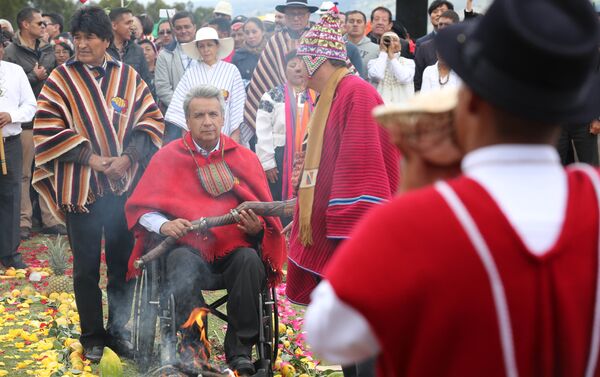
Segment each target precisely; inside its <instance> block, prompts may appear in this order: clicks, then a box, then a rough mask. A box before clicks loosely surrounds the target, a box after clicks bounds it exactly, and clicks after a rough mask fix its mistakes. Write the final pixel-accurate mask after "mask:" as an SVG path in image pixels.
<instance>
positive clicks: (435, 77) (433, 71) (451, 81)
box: [421, 62, 462, 93]
mask: <svg viewBox="0 0 600 377" xmlns="http://www.w3.org/2000/svg"><path fill="white" fill-rule="evenodd" d="M442 82H443V81H442ZM461 83H462V81H461V79H460V77H458V75H457V74H456V73H455V72H454V71H452V70H450V73H448V81H446V83H445V84H444V85H442V84H440V71H439V70H438V63H437V62H436V63H435V64H434V65H430V66H429V67H427V68H425V70H424V71H423V83H422V84H421V92H423V93H425V92H430V91H433V90H437V89H441V88H446V87H447V88H455V87H456V88H458V87H459V86H460V84H461Z"/></svg>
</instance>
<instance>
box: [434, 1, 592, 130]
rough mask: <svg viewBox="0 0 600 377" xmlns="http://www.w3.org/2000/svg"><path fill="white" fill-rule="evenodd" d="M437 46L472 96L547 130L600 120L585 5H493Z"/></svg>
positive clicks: (444, 33)
mask: <svg viewBox="0 0 600 377" xmlns="http://www.w3.org/2000/svg"><path fill="white" fill-rule="evenodd" d="M435 43H436V46H437V48H438V51H439V54H440V56H441V57H442V59H444V61H445V62H446V63H447V64H448V65H449V66H450V68H452V69H453V70H454V71H456V73H457V74H458V75H459V76H460V77H461V78H462V79H463V81H464V83H465V84H466V85H467V86H468V87H469V88H470V89H472V90H473V91H474V92H475V93H477V94H478V95H479V96H481V97H482V98H484V99H485V100H486V101H488V102H490V103H491V104H493V105H495V106H498V107H499V108H501V109H504V110H506V111H508V112H510V113H513V114H515V115H518V116H521V117H523V118H525V119H531V120H534V121H539V122H546V123H575V122H589V121H590V120H592V119H594V118H595V117H597V116H598V115H600V75H599V73H598V72H597V70H596V67H597V64H598V59H599V52H598V46H599V45H600V27H599V25H598V20H597V16H596V15H595V13H594V9H593V8H592V6H591V3H590V1H589V0H568V1H559V0H527V1H523V0H496V1H495V2H494V3H493V4H492V5H491V6H490V8H489V9H488V11H487V13H486V14H485V15H484V16H483V17H479V18H478V19H476V20H474V21H471V22H467V23H462V24H457V25H452V26H449V27H446V28H444V29H442V30H440V31H439V32H438V33H437V35H436V40H435Z"/></svg>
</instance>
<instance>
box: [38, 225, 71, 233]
mask: <svg viewBox="0 0 600 377" xmlns="http://www.w3.org/2000/svg"><path fill="white" fill-rule="evenodd" d="M42 233H44V234H59V235H62V236H64V235H66V234H67V228H66V227H65V226H64V225H62V224H58V225H54V226H49V227H46V228H42Z"/></svg>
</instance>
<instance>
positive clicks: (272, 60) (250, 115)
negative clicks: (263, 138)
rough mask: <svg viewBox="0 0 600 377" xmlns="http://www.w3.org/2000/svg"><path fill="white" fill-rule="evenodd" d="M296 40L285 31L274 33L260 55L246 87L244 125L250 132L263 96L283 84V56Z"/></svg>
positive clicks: (294, 45)
mask: <svg viewBox="0 0 600 377" xmlns="http://www.w3.org/2000/svg"><path fill="white" fill-rule="evenodd" d="M297 43H298V40H297V39H292V37H290V35H289V34H288V32H287V31H286V30H283V31H281V32H279V33H276V34H275V35H273V36H272V37H271V39H269V42H268V43H267V46H266V47H265V49H264V50H263V52H262V54H261V55H260V59H259V60H258V64H257V66H256V69H255V70H254V73H253V74H252V80H251V81H250V84H249V85H248V92H247V94H246V95H247V98H246V106H245V107H244V123H245V124H246V125H247V126H250V127H251V128H250V129H251V130H252V131H254V130H255V129H256V112H257V111H258V105H259V103H260V99H261V98H262V96H263V94H265V93H266V92H268V91H269V90H271V89H273V88H275V87H276V86H279V85H281V84H283V83H285V81H286V79H285V56H286V55H287V54H288V53H289V52H290V51H292V50H293V49H295V48H296V44H297Z"/></svg>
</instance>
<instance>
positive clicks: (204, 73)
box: [165, 60, 246, 136]
mask: <svg viewBox="0 0 600 377" xmlns="http://www.w3.org/2000/svg"><path fill="white" fill-rule="evenodd" d="M201 84H205V85H206V84H208V85H212V86H215V87H217V88H219V89H221V91H222V93H223V97H224V98H225V114H224V118H225V120H224V123H223V128H222V129H221V132H222V133H223V134H225V135H227V136H231V134H232V133H233V131H235V130H237V129H238V128H239V127H240V124H241V123H242V121H243V120H244V102H245V101H246V90H245V89H244V83H243V82H242V76H241V75H240V71H238V69H237V67H236V66H235V65H233V64H230V63H227V62H224V61H218V62H217V63H215V64H214V65H212V66H209V65H207V64H206V63H203V62H199V61H197V60H194V61H193V62H192V64H190V67H189V68H188V69H187V70H186V71H185V73H184V75H183V77H182V78H181V80H180V81H179V84H177V88H175V92H174V93H173V98H172V99H171V103H170V104H169V108H168V109H167V113H166V114H165V120H166V121H169V122H171V123H174V124H176V125H177V126H179V127H181V128H183V129H184V130H187V129H188V128H187V124H186V121H185V112H184V109H183V101H184V100H185V97H186V96H187V94H188V93H189V92H190V90H191V89H192V88H194V87H196V86H198V85H201Z"/></svg>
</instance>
